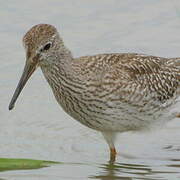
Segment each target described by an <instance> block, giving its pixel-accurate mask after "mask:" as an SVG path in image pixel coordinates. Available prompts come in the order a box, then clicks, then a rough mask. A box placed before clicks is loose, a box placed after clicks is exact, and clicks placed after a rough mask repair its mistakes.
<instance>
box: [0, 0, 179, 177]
mask: <svg viewBox="0 0 180 180" xmlns="http://www.w3.org/2000/svg"><path fill="white" fill-rule="evenodd" d="M0 4H1V6H0V19H1V26H0V38H1V43H0V56H1V59H0V62H1V66H0V157H8V158H31V159H42V160H50V161H60V162H63V163H62V164H57V165H52V166H50V167H46V168H42V169H36V170H21V171H20V170H18V171H5V172H0V179H6V180H21V179H22V180H36V179H37V180H46V179H47V180H49V179H53V180H56V179H57V180H59V179H63V180H64V179H69V180H74V179H83V180H84V179H91V180H92V179H94V180H95V179H101V180H105V179H106V180H115V179H123V180H124V179H125V180H126V179H128V180H129V179H180V141H179V140H180V121H179V120H180V119H178V118H175V119H174V120H173V121H172V122H170V123H168V124H167V126H166V127H164V128H159V129H158V131H156V132H153V133H140V134H134V133H124V134H122V135H119V137H118V140H117V150H118V157H117V161H116V163H115V164H114V165H112V164H109V163H108V147H107V145H106V143H105V141H104V139H103V137H102V136H101V134H100V133H98V132H95V131H93V130H91V129H88V128H87V127H84V126H82V125H81V124H79V123H78V122H76V121H75V120H73V119H72V118H71V117H69V116H68V115H67V114H65V113H64V112H63V110H62V109H61V108H60V107H59V106H58V104H57V103H56V101H55V99H54V97H53V94H52V92H51V90H50V88H49V87H48V84H47V83H46V81H45V79H44V77H43V76H42V73H41V71H40V70H38V71H37V72H36V73H35V74H34V75H33V77H32V78H31V80H30V81H29V82H28V83H27V85H26V88H25V89H24V90H23V92H22V94H21V95H20V97H19V99H18V101H17V103H16V107H15V109H14V110H13V111H11V112H9V111H8V104H9V101H10V99H11V97H12V94H13V91H14V89H15V87H16V85H17V83H18V80H19V78H20V76H21V72H22V69H23V66H24V62H25V53H24V49H23V47H22V43H21V39H22V36H23V35H24V33H25V32H26V31H27V30H28V29H29V28H30V27H32V26H33V25H35V24H38V23H49V24H53V25H55V26H56V27H57V28H58V30H59V31H60V34H61V36H62V37H63V39H64V42H65V44H66V45H67V46H68V47H69V48H70V49H71V50H72V52H73V54H74V56H81V55H90V54H96V53H104V52H138V53H145V54H150V55H157V56H164V57H178V56H180V2H179V1H178V0H173V1H170V0H159V1H157V0H151V1H142V0H126V1H124V0H111V1H108V0H103V1H102V0H101V1H84V0H76V1H73V0H66V1H63V0H54V1H44V0H38V1H37V0H31V1H23V0H18V1H17V0H15V1H10V0H6V1H2V0H0ZM179 107H180V105H178V106H177V109H179Z"/></svg>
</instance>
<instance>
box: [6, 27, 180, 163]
mask: <svg viewBox="0 0 180 180" xmlns="http://www.w3.org/2000/svg"><path fill="white" fill-rule="evenodd" d="M23 44H24V47H25V50H26V64H25V68H24V72H23V74H22V76H21V79H20V81H19V84H18V86H17V88H16V90H15V93H14V95H13V97H12V100H11V102H10V105H9V110H11V109H12V108H13V107H14V104H15V102H16V99H17V98H18V96H19V94H20V92H21V90H22V89H23V87H24V85H25V84H26V82H27V80H28V79H29V77H30V76H31V75H32V73H33V72H34V71H35V70H36V69H37V68H38V67H39V66H40V67H41V70H42V72H43V74H44V76H45V78H46V80H47V82H48V83H49V85H50V87H51V88H52V91H53V93H54V96H55V98H56V100H57V101H58V103H59V105H60V106H61V107H62V108H63V109H64V111H65V112H66V113H68V114H69V115H70V116H72V117H73V118H74V119H76V120H77V121H79V122H80V123H82V124H84V125H86V126H88V127H89V128H92V129H95V130H97V131H100V132H101V133H102V134H103V136H104V138H105V140H106V141H107V143H108V145H109V148H110V159H111V160H112V161H114V160H115V157H116V149H115V146H114V141H115V136H116V134H117V133H118V132H125V131H140V130H145V129H151V128H152V127H157V126H158V125H162V124H163V123H164V122H166V121H168V120H171V119H172V118H174V117H175V114H174V113H170V109H171V108H173V107H174V106H173V105H175V104H176V103H177V102H178V97H179V95H180V58H163V57H156V56H148V55H144V54H136V53H112V54H98V55H93V56H83V57H79V58H74V57H73V56H72V54H71V52H70V51H69V50H68V49H67V48H66V47H65V45H64V43H63V40H62V39H61V37H60V36H59V33H58V31H57V30H56V28H55V27H54V26H52V25H49V24H38V25H35V26H34V27H32V28H31V29H30V30H29V31H28V32H27V33H26V34H25V36H24V37H23Z"/></svg>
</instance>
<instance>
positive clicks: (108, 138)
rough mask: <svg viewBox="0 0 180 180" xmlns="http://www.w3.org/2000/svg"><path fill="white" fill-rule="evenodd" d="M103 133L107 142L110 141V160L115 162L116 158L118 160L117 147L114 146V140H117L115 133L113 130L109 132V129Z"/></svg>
mask: <svg viewBox="0 0 180 180" xmlns="http://www.w3.org/2000/svg"><path fill="white" fill-rule="evenodd" d="M102 135H103V136H104V138H105V140H106V142H107V143H108V145H109V148H110V162H111V163H114V162H115V160H116V154H117V153H116V148H115V146H114V140H115V135H116V134H115V133H113V132H111V131H110V132H109V131H105V132H102Z"/></svg>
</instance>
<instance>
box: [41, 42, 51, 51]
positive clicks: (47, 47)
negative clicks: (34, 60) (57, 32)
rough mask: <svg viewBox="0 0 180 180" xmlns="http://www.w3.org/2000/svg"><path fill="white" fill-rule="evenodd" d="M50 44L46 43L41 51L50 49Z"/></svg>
mask: <svg viewBox="0 0 180 180" xmlns="http://www.w3.org/2000/svg"><path fill="white" fill-rule="evenodd" d="M51 44H52V43H50V42H49V43H47V44H46V45H45V46H44V47H43V48H42V51H47V50H48V49H49V48H50V47H51Z"/></svg>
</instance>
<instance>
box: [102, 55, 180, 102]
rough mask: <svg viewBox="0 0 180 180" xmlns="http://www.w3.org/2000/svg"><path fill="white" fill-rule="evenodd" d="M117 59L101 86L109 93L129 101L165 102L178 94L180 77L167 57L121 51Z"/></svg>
mask: <svg viewBox="0 0 180 180" xmlns="http://www.w3.org/2000/svg"><path fill="white" fill-rule="evenodd" d="M116 56H117V59H118V60H117V61H116V63H114V65H111V66H110V67H109V68H108V70H106V71H104V72H102V74H103V76H102V78H101V87H103V89H109V94H113V95H115V96H114V97H118V96H119V97H121V98H124V99H125V100H127V101H129V100H132V101H135V100H136V101H141V100H142V99H144V100H145V101H148V100H152V101H157V102H159V103H164V102H166V101H167V100H168V99H171V98H173V97H174V96H176V94H177V89H178V86H179V79H178V76H177V72H175V70H174V68H172V67H169V66H167V65H166V62H167V61H168V59H167V58H161V57H154V56H146V55H138V54H119V55H116Z"/></svg>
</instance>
